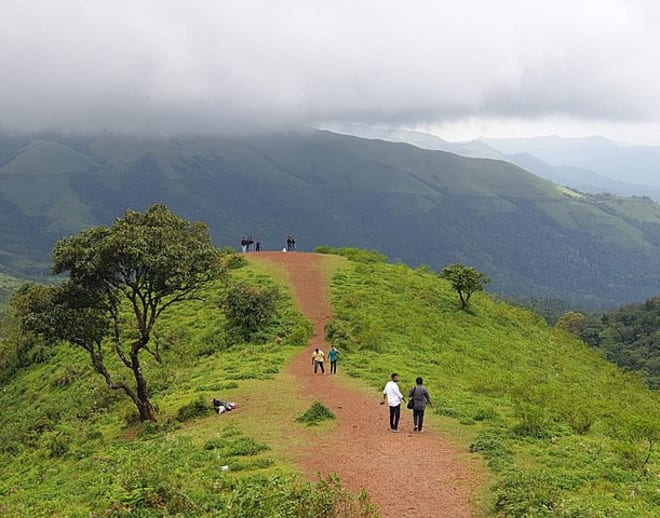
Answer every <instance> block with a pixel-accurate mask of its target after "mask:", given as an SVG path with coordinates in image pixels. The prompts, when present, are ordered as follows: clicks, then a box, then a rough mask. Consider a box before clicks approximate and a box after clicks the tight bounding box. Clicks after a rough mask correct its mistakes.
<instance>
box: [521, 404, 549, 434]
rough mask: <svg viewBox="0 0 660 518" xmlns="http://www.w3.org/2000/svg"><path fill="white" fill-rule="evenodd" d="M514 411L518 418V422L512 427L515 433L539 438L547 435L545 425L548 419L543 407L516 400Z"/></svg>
mask: <svg viewBox="0 0 660 518" xmlns="http://www.w3.org/2000/svg"><path fill="white" fill-rule="evenodd" d="M514 413H515V416H516V417H518V418H519V419H520V423H519V424H518V426H516V427H515V428H514V430H515V432H516V433H518V434H519V435H524V436H527V437H536V438H539V439H540V438H543V437H548V435H549V433H548V431H547V429H546V427H547V425H548V422H549V419H548V413H547V411H546V409H545V408H543V407H539V406H536V405H533V404H529V403H523V402H517V403H516V404H515V410H514Z"/></svg>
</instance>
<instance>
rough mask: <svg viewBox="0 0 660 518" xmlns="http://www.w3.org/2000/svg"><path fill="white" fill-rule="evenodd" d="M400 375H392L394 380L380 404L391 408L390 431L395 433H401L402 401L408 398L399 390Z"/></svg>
mask: <svg viewBox="0 0 660 518" xmlns="http://www.w3.org/2000/svg"><path fill="white" fill-rule="evenodd" d="M398 381H399V375H398V374H397V373H396V372H394V373H392V380H391V381H388V382H387V384H386V385H385V389H384V390H383V400H382V401H381V402H380V404H381V405H384V404H385V400H387V404H388V405H389V407H390V430H391V431H393V432H398V431H399V418H400V417H401V401H405V400H406V398H404V397H403V394H401V390H400V389H399V384H398V383H397V382H398Z"/></svg>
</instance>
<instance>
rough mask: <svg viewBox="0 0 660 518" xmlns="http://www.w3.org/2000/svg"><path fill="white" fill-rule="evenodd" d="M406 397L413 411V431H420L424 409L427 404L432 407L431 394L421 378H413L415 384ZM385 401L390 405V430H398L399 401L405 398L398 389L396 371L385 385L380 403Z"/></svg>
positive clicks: (382, 403) (408, 405)
mask: <svg viewBox="0 0 660 518" xmlns="http://www.w3.org/2000/svg"><path fill="white" fill-rule="evenodd" d="M408 397H409V398H410V399H409V401H408V404H407V405H406V406H407V407H408V408H409V409H410V410H412V411H413V431H414V432H421V431H422V426H423V425H424V410H426V405H427V404H428V405H429V406H430V407H431V408H433V405H432V404H431V396H430V394H429V391H428V389H427V388H426V387H425V386H424V380H423V379H422V378H417V379H416V380H415V386H414V387H412V388H411V389H410V390H409V391H408ZM385 401H387V404H388V405H389V407H390V430H391V431H392V432H398V431H399V419H400V417H401V402H402V401H406V398H405V397H404V396H403V394H402V393H401V390H400V389H399V375H398V374H397V373H396V372H394V373H392V376H391V379H390V381H388V382H387V384H386V385H385V389H384V390H383V400H382V401H381V402H380V404H381V405H384V404H385Z"/></svg>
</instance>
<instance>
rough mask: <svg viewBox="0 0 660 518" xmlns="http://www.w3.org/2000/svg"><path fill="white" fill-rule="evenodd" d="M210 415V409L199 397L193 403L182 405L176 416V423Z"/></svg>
mask: <svg viewBox="0 0 660 518" xmlns="http://www.w3.org/2000/svg"><path fill="white" fill-rule="evenodd" d="M210 413H211V407H210V406H209V405H208V404H207V403H206V401H204V398H202V397H201V396H200V397H199V398H197V399H196V400H195V401H192V402H190V403H188V404H187V405H183V406H182V407H181V408H179V411H178V412H177V414H176V419H177V421H180V422H182V423H183V422H184V421H190V420H191V419H194V418H196V417H202V416H205V415H208V414H210Z"/></svg>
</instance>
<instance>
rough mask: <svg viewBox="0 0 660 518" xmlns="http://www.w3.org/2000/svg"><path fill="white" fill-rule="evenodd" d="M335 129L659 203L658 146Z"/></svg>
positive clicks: (357, 127) (578, 187) (580, 188)
mask: <svg viewBox="0 0 660 518" xmlns="http://www.w3.org/2000/svg"><path fill="white" fill-rule="evenodd" d="M333 129H335V128H333ZM335 131H337V132H339V133H342V134H347V135H354V136H359V137H362V138H369V139H381V140H386V141H389V142H406V143H408V144H412V145H413V146H417V147H420V148H423V149H433V150H437V151H446V152H449V153H456V154H457V155H461V156H467V157H472V158H491V159H494V160H504V161H506V162H510V163H512V164H515V165H517V166H519V167H522V168H523V169H525V170H527V171H530V172H531V173H533V174H535V175H536V176H540V177H541V178H545V179H547V180H551V181H553V182H555V183H558V184H561V185H565V186H567V187H570V188H572V189H575V190H577V191H580V192H585V193H590V194H599V193H610V194H616V195H619V196H648V197H649V198H652V199H653V200H655V201H660V174H658V173H660V147H658V146H639V145H632V144H624V143H619V142H614V141H611V140H608V139H605V138H603V137H580V138H566V137H558V136H546V137H529V138H500V139H495V138H482V139H478V140H470V141H466V142H450V141H447V140H444V139H442V138H440V137H438V136H436V135H432V134H429V133H424V132H420V131H410V130H401V129H387V128H374V127H371V126H364V125H342V126H338V127H337V128H336V129H335Z"/></svg>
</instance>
